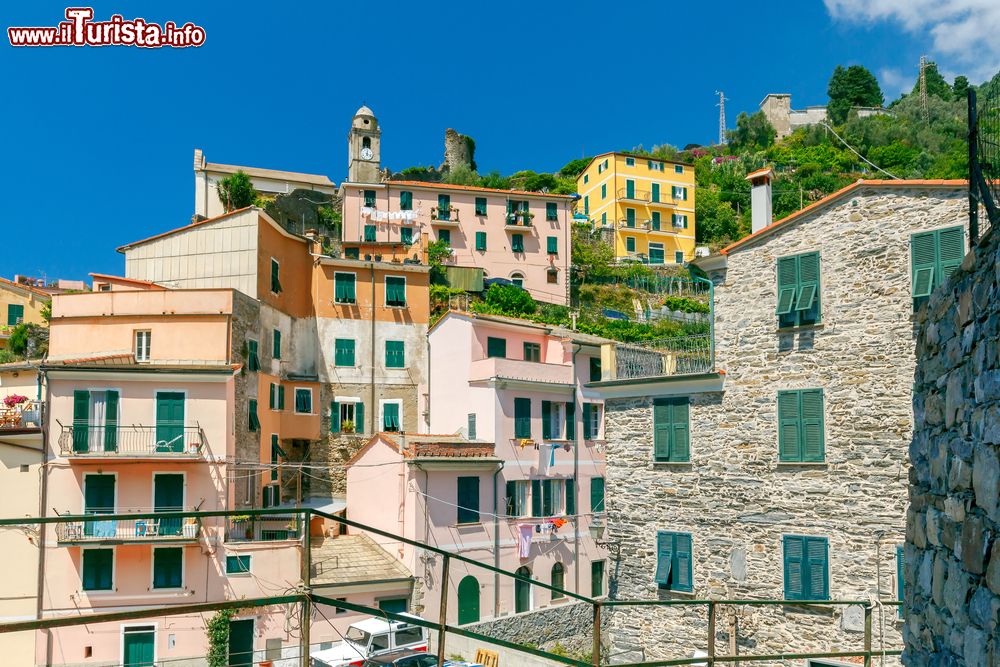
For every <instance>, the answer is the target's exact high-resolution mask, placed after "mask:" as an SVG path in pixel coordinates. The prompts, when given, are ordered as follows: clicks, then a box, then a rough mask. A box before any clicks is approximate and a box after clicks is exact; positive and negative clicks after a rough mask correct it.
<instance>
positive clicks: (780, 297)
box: [774, 250, 823, 329]
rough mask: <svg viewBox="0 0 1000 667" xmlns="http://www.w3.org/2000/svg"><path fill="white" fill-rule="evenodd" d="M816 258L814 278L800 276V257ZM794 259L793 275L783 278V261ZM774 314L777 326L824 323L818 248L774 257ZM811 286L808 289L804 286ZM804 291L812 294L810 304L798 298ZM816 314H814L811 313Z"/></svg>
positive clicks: (821, 264) (789, 327) (820, 262)
mask: <svg viewBox="0 0 1000 667" xmlns="http://www.w3.org/2000/svg"><path fill="white" fill-rule="evenodd" d="M813 257H815V261H816V280H803V279H802V259H803V258H807V259H812V258H813ZM789 262H793V268H792V269H791V270H792V271H793V272H794V276H795V279H794V281H791V282H790V281H788V280H785V279H783V277H782V276H783V272H784V271H785V269H783V268H782V267H783V265H785V266H788V264H787V263H789ZM774 274H775V275H774V281H775V282H774V284H775V288H776V289H775V315H776V316H777V318H778V328H779V329H792V328H797V327H803V326H815V325H817V324H822V323H823V257H822V255H821V253H820V251H818V250H813V251H809V252H802V253H797V254H794V255H783V256H781V257H778V258H776V259H775V264H774ZM809 289H811V290H812V291H811V292H808V291H807V290H809ZM805 294H811V299H810V301H809V306H808V307H807V308H802V307H801V304H800V302H801V301H802V298H803V296H804V295H805ZM811 315H815V317H811Z"/></svg>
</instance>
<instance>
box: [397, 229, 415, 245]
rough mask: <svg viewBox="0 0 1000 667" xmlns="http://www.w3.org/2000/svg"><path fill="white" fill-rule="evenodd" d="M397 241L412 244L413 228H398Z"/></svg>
mask: <svg viewBox="0 0 1000 667" xmlns="http://www.w3.org/2000/svg"><path fill="white" fill-rule="evenodd" d="M399 242H400V243H402V244H403V245H413V228H412V227H401V228H400V230H399Z"/></svg>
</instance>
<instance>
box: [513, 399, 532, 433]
mask: <svg viewBox="0 0 1000 667" xmlns="http://www.w3.org/2000/svg"><path fill="white" fill-rule="evenodd" d="M531 403H532V400H531V399H530V398H528V397H526V396H515V397H514V402H513V414H514V437H515V438H516V439H518V440H531V439H532V437H531V431H532V428H531V412H532V410H531ZM519 405H520V406H522V407H524V406H526V410H527V414H522V415H521V416H518V406H519Z"/></svg>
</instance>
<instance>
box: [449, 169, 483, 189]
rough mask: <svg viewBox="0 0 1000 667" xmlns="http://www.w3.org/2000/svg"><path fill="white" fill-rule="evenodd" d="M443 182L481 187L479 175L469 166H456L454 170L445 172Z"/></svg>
mask: <svg viewBox="0 0 1000 667" xmlns="http://www.w3.org/2000/svg"><path fill="white" fill-rule="evenodd" d="M442 180H443V181H444V182H445V183H451V184H452V185H479V182H480V178H479V174H477V173H476V172H475V171H473V169H472V167H470V166H469V165H467V164H457V165H455V168H454V169H449V170H448V171H447V172H445V175H444V179H442Z"/></svg>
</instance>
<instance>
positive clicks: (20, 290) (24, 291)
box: [0, 278, 52, 350]
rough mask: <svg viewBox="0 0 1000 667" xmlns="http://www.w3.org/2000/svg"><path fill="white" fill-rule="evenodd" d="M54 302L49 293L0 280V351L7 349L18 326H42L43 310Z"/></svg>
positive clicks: (43, 322)
mask: <svg viewBox="0 0 1000 667" xmlns="http://www.w3.org/2000/svg"><path fill="white" fill-rule="evenodd" d="M51 301H52V297H51V296H49V294H48V293H47V292H43V291H42V290H40V289H38V288H36V287H32V286H30V285H23V284H21V283H15V282H13V281H10V280H7V279H6V278H0V350H2V349H5V348H6V347H7V339H8V338H10V333H11V331H13V330H14V327H16V326H17V325H18V324H21V323H27V324H42V325H44V324H45V323H46V322H45V318H44V317H42V309H43V308H44V307H45V306H46V304H48V303H49V302H51Z"/></svg>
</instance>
